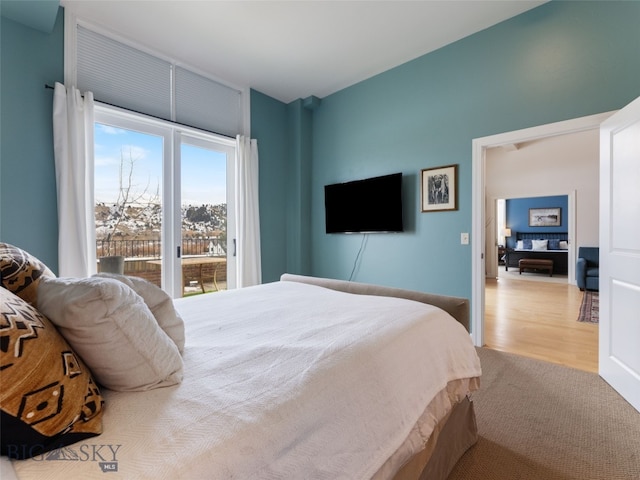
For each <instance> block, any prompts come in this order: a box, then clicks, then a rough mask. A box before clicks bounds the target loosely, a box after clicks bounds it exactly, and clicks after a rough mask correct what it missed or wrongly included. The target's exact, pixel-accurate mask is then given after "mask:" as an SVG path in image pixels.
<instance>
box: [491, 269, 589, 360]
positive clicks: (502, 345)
mask: <svg viewBox="0 0 640 480" xmlns="http://www.w3.org/2000/svg"><path fill="white" fill-rule="evenodd" d="M533 275H536V274H533ZM582 294H583V292H581V291H580V290H579V289H578V287H576V286H575V285H569V284H566V283H547V282H542V281H535V282H534V281H527V280H520V279H511V278H504V277H499V279H497V280H496V279H487V280H486V288H485V345H486V346H487V347H488V348H492V349H494V350H500V351H503V352H509V353H515V354H518V355H522V356H526V357H531V358H537V359H539V360H545V361H548V362H552V363H558V364H561V365H566V366H569V367H573V368H577V369H580V370H584V371H587V372H597V371H598V325H597V324H591V323H582V322H578V321H577V320H576V319H577V318H578V313H579V311H580V303H581V301H582Z"/></svg>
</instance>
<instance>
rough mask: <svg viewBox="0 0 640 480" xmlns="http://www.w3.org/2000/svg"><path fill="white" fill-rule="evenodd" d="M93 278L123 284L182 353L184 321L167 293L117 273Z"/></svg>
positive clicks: (102, 274) (147, 283)
mask: <svg viewBox="0 0 640 480" xmlns="http://www.w3.org/2000/svg"><path fill="white" fill-rule="evenodd" d="M94 277H102V278H113V279H115V280H118V281H120V282H122V283H125V284H126V285H128V286H129V287H131V288H132V289H133V291H134V292H136V293H137V294H138V295H140V296H141V297H142V299H143V300H144V303H146V304H147V307H149V310H151V313H153V316H154V317H155V319H156V321H157V322H158V325H160V328H161V329H162V330H164V333H166V334H167V335H169V338H171V340H173V343H175V344H176V346H177V347H178V350H179V351H180V353H182V352H183V351H184V320H182V317H181V316H180V314H178V312H176V309H175V307H174V306H173V300H172V299H171V297H170V296H169V294H168V293H167V292H165V291H164V290H162V289H161V288H160V287H158V286H157V285H154V284H153V283H151V282H149V281H147V280H145V279H144V278H140V277H130V276H126V275H119V274H117V273H104V272H103V273H97V274H95V275H94Z"/></svg>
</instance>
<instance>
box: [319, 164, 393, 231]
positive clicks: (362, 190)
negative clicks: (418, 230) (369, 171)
mask: <svg viewBox="0 0 640 480" xmlns="http://www.w3.org/2000/svg"><path fill="white" fill-rule="evenodd" d="M324 207H325V221H326V231H327V233H370V232H402V231H403V224H402V173H393V174H391V175H384V176H381V177H372V178H365V179H362V180H355V181H352V182H345V183H334V184H331V185H325V187H324Z"/></svg>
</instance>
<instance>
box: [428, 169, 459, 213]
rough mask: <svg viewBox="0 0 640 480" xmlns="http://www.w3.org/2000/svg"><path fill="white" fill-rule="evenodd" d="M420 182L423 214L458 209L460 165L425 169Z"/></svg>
mask: <svg viewBox="0 0 640 480" xmlns="http://www.w3.org/2000/svg"><path fill="white" fill-rule="evenodd" d="M420 181H421V187H422V188H421V192H422V211H423V212H440V211H443V210H457V209H458V165H447V166H445V167H436V168H424V169H422V175H421V179H420Z"/></svg>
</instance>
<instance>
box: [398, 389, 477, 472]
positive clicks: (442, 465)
mask: <svg viewBox="0 0 640 480" xmlns="http://www.w3.org/2000/svg"><path fill="white" fill-rule="evenodd" d="M477 441H478V427H477V424H476V415H475V411H474V409H473V403H472V402H471V401H470V400H469V398H468V397H465V399H464V400H463V401H462V402H460V403H458V404H457V405H456V406H454V407H453V409H452V410H451V412H450V413H449V415H448V417H446V418H444V419H443V420H441V421H440V422H439V423H438V425H436V428H435V429H434V431H433V433H432V434H431V437H429V440H428V441H427V444H426V446H425V448H424V449H423V450H422V451H420V452H418V453H417V454H416V455H414V456H413V457H412V458H411V459H410V460H409V461H408V462H407V463H406V464H405V465H404V466H403V467H402V468H401V469H400V470H399V471H398V473H397V474H396V475H395V476H394V477H393V480H446V479H447V477H448V476H449V474H450V473H451V471H452V470H453V467H455V465H456V463H458V460H460V458H462V456H463V455H464V454H465V452H466V451H467V450H468V449H469V448H471V447H472V446H473V445H475V443H476V442H477Z"/></svg>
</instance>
